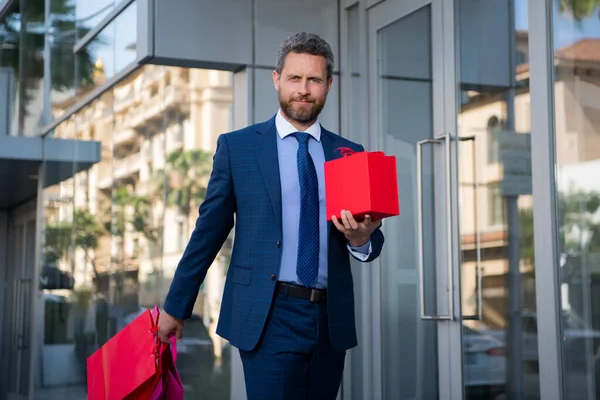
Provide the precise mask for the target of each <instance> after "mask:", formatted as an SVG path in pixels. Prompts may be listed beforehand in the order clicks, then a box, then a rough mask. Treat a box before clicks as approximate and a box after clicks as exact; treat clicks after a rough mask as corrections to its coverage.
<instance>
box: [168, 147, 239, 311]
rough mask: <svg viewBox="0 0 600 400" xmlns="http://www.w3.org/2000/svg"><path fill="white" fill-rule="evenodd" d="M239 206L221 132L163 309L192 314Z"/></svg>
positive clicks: (226, 148) (227, 152) (227, 150)
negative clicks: (203, 191)
mask: <svg viewBox="0 0 600 400" xmlns="http://www.w3.org/2000/svg"><path fill="white" fill-rule="evenodd" d="M235 210H236V201H235V194H234V190H233V181H232V177H231V167H230V160H229V149H228V146H227V137H226V136H225V135H221V136H219V139H218V140H217V150H216V152H215V155H214V157H213V169H212V172H211V175H210V179H209V181H208V186H207V189H206V197H205V199H204V202H203V203H202V205H201V206H200V210H199V215H198V219H197V220H196V227H195V229H194V231H193V232H192V235H191V237H190V240H189V242H188V244H187V246H186V248H185V251H184V253H183V256H182V258H181V260H180V261H179V265H178V266H177V269H176V271H175V276H174V277H173V281H172V283H171V287H170V288H169V293H168V294H167V298H166V300H165V305H164V309H165V311H166V312H167V313H168V314H170V315H171V316H173V317H175V318H179V319H188V318H190V317H191V315H192V310H193V308H194V303H195V302H196V298H197V297H198V290H199V289H200V285H201V284H202V282H203V281H204V278H205V277H206V273H207V271H208V268H209V267H210V266H211V264H212V263H213V261H214V259H215V257H216V255H217V253H218V252H219V250H220V249H221V247H222V246H223V243H224V242H225V239H226V238H227V236H228V235H229V232H230V231H231V229H232V228H233V217H234V213H235Z"/></svg>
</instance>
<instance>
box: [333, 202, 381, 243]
mask: <svg viewBox="0 0 600 400" xmlns="http://www.w3.org/2000/svg"><path fill="white" fill-rule="evenodd" d="M341 217H342V218H341V222H340V221H339V220H338V219H337V218H336V216H335V215H334V216H333V217H332V218H331V220H332V221H333V224H334V225H335V227H336V228H337V229H338V230H339V231H340V232H342V233H343V234H344V235H345V236H346V239H348V241H349V242H350V245H351V246H352V247H360V246H363V245H365V244H366V243H367V242H368V241H369V240H371V234H372V233H373V232H374V231H375V229H377V228H379V227H380V226H381V221H380V220H377V221H372V220H371V216H370V215H365V219H364V221H362V222H356V220H355V219H354V216H353V215H352V213H350V211H346V210H342V213H341Z"/></svg>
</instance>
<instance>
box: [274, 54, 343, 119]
mask: <svg viewBox="0 0 600 400" xmlns="http://www.w3.org/2000/svg"><path fill="white" fill-rule="evenodd" d="M273 82H274V84H275V90H277V92H278V94H279V104H280V105H281V110H282V111H283V113H284V115H285V116H286V117H287V118H288V119H291V120H293V121H296V122H298V123H299V124H302V125H308V124H311V123H312V122H313V121H315V120H316V118H317V117H318V116H319V114H320V113H321V110H322V109H323V107H324V106H325V100H327V94H328V93H329V89H330V88H331V82H332V79H331V78H330V79H327V62H326V61H325V57H322V56H313V55H310V54H298V53H289V54H288V56H287V58H286V59H285V63H284V66H283V70H282V71H281V75H280V74H278V73H277V72H276V71H274V72H273Z"/></svg>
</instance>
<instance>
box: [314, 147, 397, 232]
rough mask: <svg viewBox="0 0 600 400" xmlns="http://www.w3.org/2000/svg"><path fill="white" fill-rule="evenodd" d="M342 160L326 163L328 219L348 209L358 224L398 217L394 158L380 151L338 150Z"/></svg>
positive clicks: (338, 216)
mask: <svg viewBox="0 0 600 400" xmlns="http://www.w3.org/2000/svg"><path fill="white" fill-rule="evenodd" d="M336 151H340V153H341V155H342V157H341V158H338V159H335V160H331V161H327V162H326V163H325V193H326V195H325V199H326V210H327V220H328V221H331V216H332V215H335V216H336V217H337V218H338V219H339V218H340V212H341V210H348V211H350V212H351V213H352V215H353V216H354V218H355V219H356V220H358V221H361V220H362V219H364V216H365V215H367V214H368V215H371V217H372V219H374V220H378V219H382V218H387V217H391V216H394V215H399V214H400V203H399V200H398V178H397V172H396V157H394V156H386V155H385V154H384V153H383V152H381V151H375V152H367V151H363V152H354V151H353V150H352V149H350V148H345V147H343V148H338V149H336Z"/></svg>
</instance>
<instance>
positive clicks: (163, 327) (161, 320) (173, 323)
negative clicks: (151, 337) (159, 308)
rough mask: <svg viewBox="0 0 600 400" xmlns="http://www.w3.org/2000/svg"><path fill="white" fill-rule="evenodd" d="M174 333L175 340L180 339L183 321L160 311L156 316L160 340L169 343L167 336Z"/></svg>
mask: <svg viewBox="0 0 600 400" xmlns="http://www.w3.org/2000/svg"><path fill="white" fill-rule="evenodd" d="M172 333H173V334H175V338H176V339H177V340H181V336H182V334H183V321H182V320H180V319H177V318H174V317H171V316H170V315H169V314H167V312H166V311H163V312H161V313H160V317H158V336H159V337H160V340H162V341H163V342H165V343H169V336H170V335H171V334H172Z"/></svg>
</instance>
